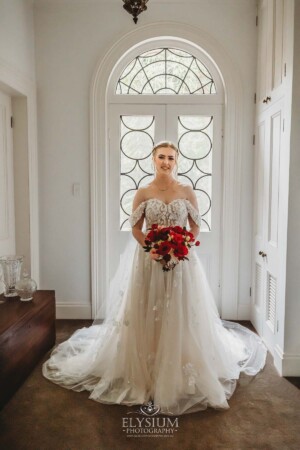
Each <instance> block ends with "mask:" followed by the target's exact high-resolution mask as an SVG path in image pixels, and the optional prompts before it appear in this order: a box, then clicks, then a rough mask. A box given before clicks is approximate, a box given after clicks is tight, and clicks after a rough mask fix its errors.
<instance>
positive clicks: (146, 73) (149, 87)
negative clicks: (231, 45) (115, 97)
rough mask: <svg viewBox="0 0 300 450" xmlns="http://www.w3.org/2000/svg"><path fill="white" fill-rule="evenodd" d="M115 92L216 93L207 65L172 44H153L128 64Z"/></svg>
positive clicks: (151, 93)
mask: <svg viewBox="0 0 300 450" xmlns="http://www.w3.org/2000/svg"><path fill="white" fill-rule="evenodd" d="M116 94H119V95H138V94H144V95H155V94H165V95H168V94H169V95H170V94H171V95H174V94H175V95H189V94H190V95H195V94H196V95H205V94H209V95H211V94H216V86H215V83H214V80H213V78H212V75H211V73H210V72H209V70H208V69H207V67H206V66H205V65H204V64H203V63H202V62H201V61H200V60H199V59H197V58H196V57H195V56H193V55H191V54H190V53H188V52H185V51H183V50H179V49H176V48H157V49H154V50H150V51H148V52H145V53H142V54H141V55H139V56H137V57H136V58H135V59H134V60H133V61H131V62H130V63H129V64H128V66H127V67H126V68H125V69H124V70H123V72H122V74H121V76H120V78H119V80H118V83H117V88H116Z"/></svg>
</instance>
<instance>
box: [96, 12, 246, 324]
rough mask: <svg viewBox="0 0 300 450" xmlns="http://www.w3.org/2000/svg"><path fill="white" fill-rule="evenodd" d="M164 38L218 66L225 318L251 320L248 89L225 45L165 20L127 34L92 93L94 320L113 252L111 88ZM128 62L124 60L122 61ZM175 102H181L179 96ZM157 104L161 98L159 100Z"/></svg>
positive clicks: (100, 66)
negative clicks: (245, 167)
mask: <svg viewBox="0 0 300 450" xmlns="http://www.w3.org/2000/svg"><path fill="white" fill-rule="evenodd" d="M161 36H176V39H177V38H178V40H180V41H181V42H190V43H192V46H194V45H195V46H196V47H198V48H201V49H202V50H204V49H205V50H204V52H205V53H206V52H207V55H210V59H211V60H212V61H213V62H214V64H215V66H216V70H217V71H218V72H219V74H220V79H222V80H223V86H224V100H225V102H224V161H223V178H224V180H223V187H224V191H223V208H222V209H223V214H222V234H223V236H226V239H225V240H224V242H223V245H222V264H221V266H222V281H221V282H222V297H221V303H222V317H223V318H224V319H239V318H248V315H249V314H248V312H247V311H248V305H246V309H245V308H243V305H242V304H239V301H238V299H239V262H240V242H239V239H237V236H239V234H240V220H241V218H240V211H241V202H240V199H241V185H242V183H241V182H242V174H241V160H242V153H243V148H244V145H245V142H244V133H243V122H244V120H245V109H244V102H245V101H246V94H245V90H244V89H243V83H242V78H241V73H240V71H239V70H238V68H237V66H236V64H235V62H234V60H233V58H232V56H231V55H230V53H228V51H227V50H226V49H225V48H224V46H223V45H222V43H221V42H219V41H217V40H216V39H214V38H213V37H212V36H211V35H210V34H209V33H207V32H205V31H203V30H201V29H200V28H198V27H195V26H191V25H188V24H184V23H178V22H168V21H162V22H158V23H150V24H147V25H145V26H142V27H139V28H136V29H134V31H130V32H128V33H127V34H125V35H122V36H121V37H120V38H119V40H118V41H116V42H114V44H113V45H111V46H110V47H109V48H108V49H107V51H106V53H105V52H104V53H103V54H102V55H101V56H100V57H99V59H98V61H97V63H96V67H95V71H94V74H93V77H92V80H91V88H90V118H91V120H90V145H91V154H90V167H91V288H92V290H91V297H92V316H93V317H95V316H96V315H97V312H98V311H99V308H100V305H101V304H102V303H103V301H104V298H105V295H106V289H107V281H108V280H107V274H106V262H105V256H106V254H107V253H108V251H109V249H108V248H107V245H106V243H105V241H103V236H105V233H106V230H107V227H108V224H107V222H106V211H107V187H106V179H105V172H106V168H107V161H108V154H107V149H108V143H109V129H108V114H107V111H108V101H109V98H110V101H113V97H112V96H111V97H110V96H109V92H108V90H109V89H108V87H109V84H110V79H111V75H112V74H113V73H114V68H115V67H116V65H117V64H118V63H119V62H120V61H121V58H124V57H127V55H129V52H132V54H134V53H135V52H134V49H135V48H136V47H138V46H140V44H138V45H137V44H136V43H137V42H139V43H142V44H143V50H144V49H146V45H147V43H148V42H151V43H153V42H154V41H155V40H161ZM123 61H125V60H124V59H123ZM174 98H176V97H175V96H174ZM155 99H157V97H155Z"/></svg>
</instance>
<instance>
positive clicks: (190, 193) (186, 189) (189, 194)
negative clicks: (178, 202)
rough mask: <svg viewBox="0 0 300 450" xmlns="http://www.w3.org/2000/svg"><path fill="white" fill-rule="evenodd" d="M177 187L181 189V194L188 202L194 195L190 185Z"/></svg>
mask: <svg viewBox="0 0 300 450" xmlns="http://www.w3.org/2000/svg"><path fill="white" fill-rule="evenodd" d="M178 187H179V188H180V189H182V192H183V193H184V195H185V196H186V198H187V199H188V200H190V199H191V198H192V197H193V196H194V195H195V193H194V190H193V188H192V186H191V185H190V184H184V183H179V184H178Z"/></svg>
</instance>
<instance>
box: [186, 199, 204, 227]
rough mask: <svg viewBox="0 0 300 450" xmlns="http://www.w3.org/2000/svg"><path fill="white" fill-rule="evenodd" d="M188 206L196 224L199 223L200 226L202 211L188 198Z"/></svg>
mask: <svg viewBox="0 0 300 450" xmlns="http://www.w3.org/2000/svg"><path fill="white" fill-rule="evenodd" d="M186 207H187V210H188V213H189V215H190V216H191V218H192V219H193V221H194V222H195V224H196V225H198V227H200V225H201V215H200V213H199V212H198V211H197V209H196V208H195V207H194V206H193V205H192V203H191V202H190V201H189V200H186Z"/></svg>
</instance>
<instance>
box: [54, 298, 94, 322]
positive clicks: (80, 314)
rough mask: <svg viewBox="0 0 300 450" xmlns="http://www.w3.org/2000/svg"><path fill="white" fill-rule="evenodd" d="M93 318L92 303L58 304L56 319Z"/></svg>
mask: <svg viewBox="0 0 300 450" xmlns="http://www.w3.org/2000/svg"><path fill="white" fill-rule="evenodd" d="M91 317H92V306H91V304H90V303H87V304H82V303H78V302H74V303H70V302H68V303H67V302H58V303H56V319H91Z"/></svg>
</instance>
